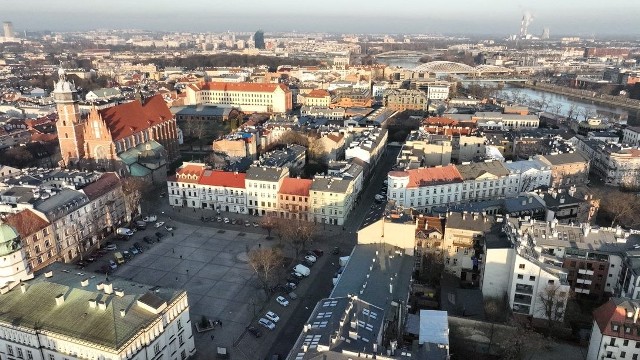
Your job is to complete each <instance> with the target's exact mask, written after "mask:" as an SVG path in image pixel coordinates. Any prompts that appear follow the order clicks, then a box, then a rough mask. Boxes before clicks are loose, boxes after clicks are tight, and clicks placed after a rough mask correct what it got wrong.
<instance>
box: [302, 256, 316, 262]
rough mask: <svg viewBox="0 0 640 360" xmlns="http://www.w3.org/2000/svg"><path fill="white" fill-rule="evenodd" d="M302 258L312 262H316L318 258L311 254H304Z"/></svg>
mask: <svg viewBox="0 0 640 360" xmlns="http://www.w3.org/2000/svg"><path fill="white" fill-rule="evenodd" d="M304 259H305V260H307V261H310V262H312V263H314V262H316V261H317V260H318V259H316V257H315V256H313V255H307V256H305V257H304Z"/></svg>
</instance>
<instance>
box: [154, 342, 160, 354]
mask: <svg viewBox="0 0 640 360" xmlns="http://www.w3.org/2000/svg"><path fill="white" fill-rule="evenodd" d="M153 352H154V353H155V354H157V353H159V352H160V343H156V344H155V345H153Z"/></svg>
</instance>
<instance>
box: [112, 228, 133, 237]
mask: <svg viewBox="0 0 640 360" xmlns="http://www.w3.org/2000/svg"><path fill="white" fill-rule="evenodd" d="M116 234H118V235H123V236H132V235H133V231H131V229H127V228H123V227H121V228H117V229H116Z"/></svg>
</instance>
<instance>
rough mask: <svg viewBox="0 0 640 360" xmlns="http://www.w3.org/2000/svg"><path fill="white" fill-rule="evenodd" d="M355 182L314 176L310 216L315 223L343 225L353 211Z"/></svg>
mask: <svg viewBox="0 0 640 360" xmlns="http://www.w3.org/2000/svg"><path fill="white" fill-rule="evenodd" d="M354 188H355V181H354V180H353V179H349V178H334V177H331V176H316V177H314V179H313V184H312V185H311V189H310V201H311V216H312V217H313V219H314V221H315V222H319V223H326V224H332V225H344V221H345V219H346V217H347V215H348V214H349V212H350V211H351V209H353V207H354V204H355V198H356V195H357V194H356V192H355V189H354Z"/></svg>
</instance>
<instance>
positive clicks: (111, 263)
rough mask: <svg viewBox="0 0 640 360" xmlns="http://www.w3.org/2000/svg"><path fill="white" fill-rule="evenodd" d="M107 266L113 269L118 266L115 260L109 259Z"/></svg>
mask: <svg viewBox="0 0 640 360" xmlns="http://www.w3.org/2000/svg"><path fill="white" fill-rule="evenodd" d="M109 267H110V268H111V270H115V269H117V268H118V264H116V262H115V261H113V260H109Z"/></svg>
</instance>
